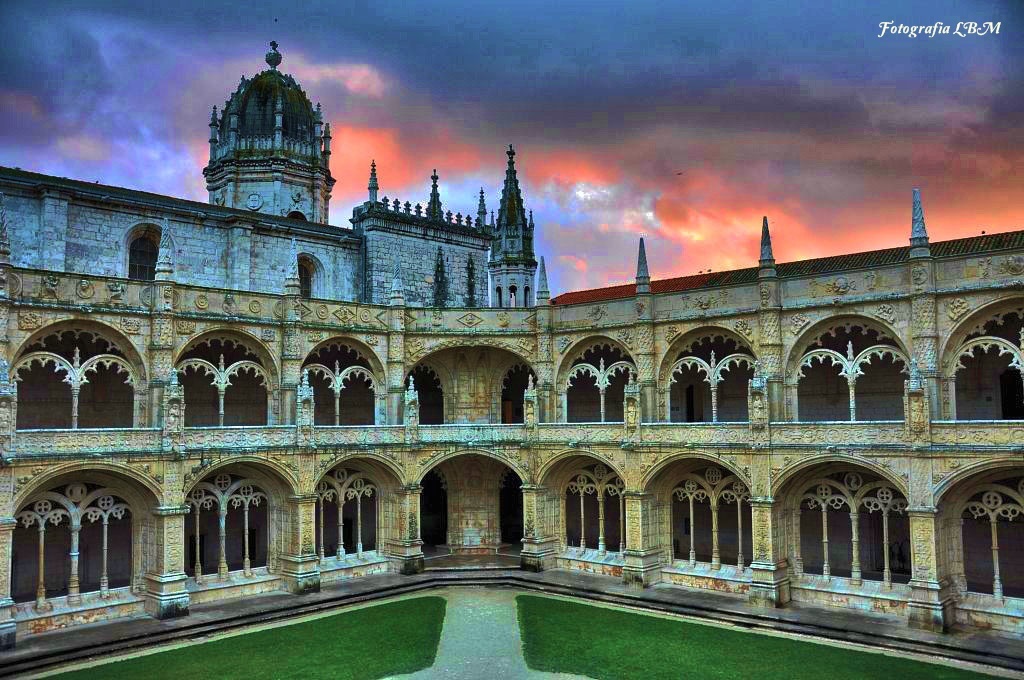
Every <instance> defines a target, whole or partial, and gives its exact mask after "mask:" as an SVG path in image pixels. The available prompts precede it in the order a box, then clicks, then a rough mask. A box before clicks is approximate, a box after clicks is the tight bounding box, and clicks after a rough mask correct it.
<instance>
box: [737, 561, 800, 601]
mask: <svg viewBox="0 0 1024 680" xmlns="http://www.w3.org/2000/svg"><path fill="white" fill-rule="evenodd" d="M750 568H751V571H752V572H753V577H752V579H751V582H750V590H749V591H748V592H747V602H749V603H750V604H752V605H755V606H757V607H768V608H774V607H782V606H783V605H785V604H786V603H788V602H789V600H790V594H789V574H788V572H787V570H786V569H785V567H779V566H773V565H758V564H752V565H750Z"/></svg>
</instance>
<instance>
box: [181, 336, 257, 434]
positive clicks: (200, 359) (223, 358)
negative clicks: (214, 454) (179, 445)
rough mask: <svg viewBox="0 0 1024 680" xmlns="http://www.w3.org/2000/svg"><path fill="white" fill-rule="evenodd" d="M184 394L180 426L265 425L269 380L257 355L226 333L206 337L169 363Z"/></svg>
mask: <svg viewBox="0 0 1024 680" xmlns="http://www.w3.org/2000/svg"><path fill="white" fill-rule="evenodd" d="M175 368H176V370H177V371H178V374H179V375H180V376H181V378H180V379H181V384H182V387H183V389H184V392H185V426H186V427H218V426H220V427H223V426H225V425H266V424H267V421H268V417H269V414H268V404H269V398H270V397H269V390H270V379H269V375H268V374H267V372H266V367H265V366H263V361H262V359H261V358H260V357H259V355H258V354H257V353H256V352H255V351H254V350H252V349H250V348H249V347H247V346H246V345H245V344H243V343H242V342H240V341H239V340H236V339H234V338H230V337H219V336H208V337H206V338H204V339H201V340H199V341H197V342H194V343H193V344H192V345H191V347H190V348H189V349H188V350H187V351H185V352H184V353H183V354H182V355H181V357H180V358H179V360H178V364H177V366H176V367H175Z"/></svg>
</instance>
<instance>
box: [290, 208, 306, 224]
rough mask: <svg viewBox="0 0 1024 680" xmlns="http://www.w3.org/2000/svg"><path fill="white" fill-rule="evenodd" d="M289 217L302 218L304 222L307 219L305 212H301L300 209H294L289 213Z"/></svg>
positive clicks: (293, 218)
mask: <svg viewBox="0 0 1024 680" xmlns="http://www.w3.org/2000/svg"><path fill="white" fill-rule="evenodd" d="M288 218H289V219H292V220H302V221H303V222H305V221H306V215H305V213H303V212H300V211H298V210H292V211H291V212H290V213H288Z"/></svg>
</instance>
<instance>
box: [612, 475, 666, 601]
mask: <svg viewBox="0 0 1024 680" xmlns="http://www.w3.org/2000/svg"><path fill="white" fill-rule="evenodd" d="M623 496H625V499H626V550H625V553H624V554H623V557H624V562H625V564H624V565H623V567H622V580H623V582H624V583H625V584H626V585H627V586H630V587H633V588H646V587H647V586H649V585H651V584H652V583H655V582H656V581H658V579H659V571H658V568H659V565H660V552H661V551H660V550H659V548H658V538H657V536H655V535H654V534H655V526H656V522H655V521H654V513H655V507H654V496H653V495H652V494H648V493H643V492H640V491H626V492H624V493H623Z"/></svg>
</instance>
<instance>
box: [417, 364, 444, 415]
mask: <svg viewBox="0 0 1024 680" xmlns="http://www.w3.org/2000/svg"><path fill="white" fill-rule="evenodd" d="M409 379H410V380H412V381H413V384H414V385H415V386H416V394H417V396H418V397H419V401H420V424H421V425H442V424H444V392H443V391H442V389H441V379H440V378H439V377H438V375H437V373H435V372H434V370H433V369H431V368H430V367H429V366H426V365H425V364H419V365H418V366H416V367H415V368H414V369H413V370H412V371H411V372H410V373H409Z"/></svg>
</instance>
